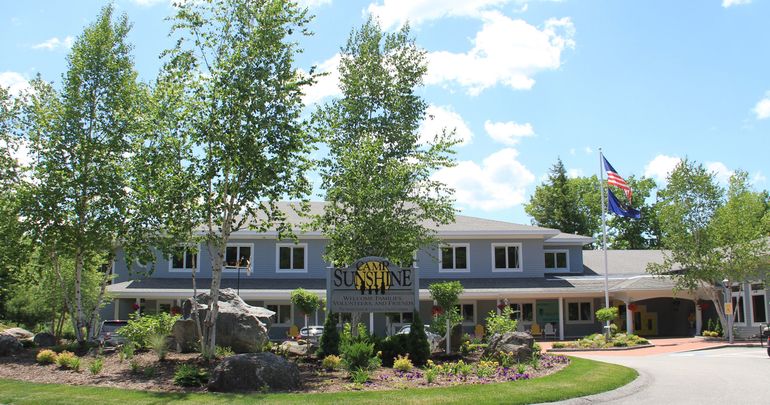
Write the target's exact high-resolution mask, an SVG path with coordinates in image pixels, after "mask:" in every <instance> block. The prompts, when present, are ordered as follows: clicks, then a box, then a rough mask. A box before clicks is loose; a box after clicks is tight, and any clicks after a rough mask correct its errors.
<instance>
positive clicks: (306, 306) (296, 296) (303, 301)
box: [291, 288, 323, 326]
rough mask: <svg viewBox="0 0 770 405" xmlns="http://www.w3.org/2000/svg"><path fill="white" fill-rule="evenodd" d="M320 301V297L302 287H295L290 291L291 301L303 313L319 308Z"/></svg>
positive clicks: (307, 313)
mask: <svg viewBox="0 0 770 405" xmlns="http://www.w3.org/2000/svg"><path fill="white" fill-rule="evenodd" d="M322 302H323V300H321V298H320V297H318V296H317V295H315V294H313V293H311V292H310V291H307V290H305V289H304V288H297V289H296V290H294V291H292V292H291V303H292V304H294V307H295V308H297V309H299V310H300V311H301V312H302V313H303V314H305V315H310V314H311V313H313V311H315V310H317V309H318V308H320V307H321V303H322ZM305 326H307V325H305Z"/></svg>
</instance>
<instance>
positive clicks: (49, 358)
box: [35, 349, 56, 364]
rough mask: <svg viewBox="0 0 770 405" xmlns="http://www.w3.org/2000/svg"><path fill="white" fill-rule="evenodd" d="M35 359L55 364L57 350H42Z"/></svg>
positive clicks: (42, 362) (39, 361) (41, 362)
mask: <svg viewBox="0 0 770 405" xmlns="http://www.w3.org/2000/svg"><path fill="white" fill-rule="evenodd" d="M35 360H36V361H37V362H38V363H40V364H53V363H55V362H56V352H55V351H53V350H49V349H45V350H41V351H40V352H38V354H37V356H36V357H35Z"/></svg>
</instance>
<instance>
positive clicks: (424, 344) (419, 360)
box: [407, 311, 430, 366]
mask: <svg viewBox="0 0 770 405" xmlns="http://www.w3.org/2000/svg"><path fill="white" fill-rule="evenodd" d="M407 348H408V350H409V356H410V358H411V359H412V363H414V365H415V366H422V365H425V363H427V362H428V359H429V358H430V343H428V336H427V335H426V334H425V325H423V323H422V319H420V311H414V314H413V316H412V326H411V327H410V328H409V337H408V339H407Z"/></svg>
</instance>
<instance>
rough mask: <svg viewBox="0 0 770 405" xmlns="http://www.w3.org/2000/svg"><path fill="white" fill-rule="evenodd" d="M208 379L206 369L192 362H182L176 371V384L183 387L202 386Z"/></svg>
mask: <svg viewBox="0 0 770 405" xmlns="http://www.w3.org/2000/svg"><path fill="white" fill-rule="evenodd" d="M208 381H209V374H208V373H207V372H206V370H204V369H202V368H198V367H195V366H193V365H190V364H182V365H180V366H179V367H177V369H176V371H175V372H174V384H176V385H180V386H182V387H201V386H203V385H205V384H206V383H207V382H208Z"/></svg>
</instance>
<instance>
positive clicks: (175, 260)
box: [169, 247, 198, 271]
mask: <svg viewBox="0 0 770 405" xmlns="http://www.w3.org/2000/svg"><path fill="white" fill-rule="evenodd" d="M197 268H198V255H197V254H196V253H193V252H192V251H191V250H190V249H187V248H183V247H180V248H178V249H176V250H175V251H174V253H172V254H171V258H170V260H169V271H186V270H192V269H197Z"/></svg>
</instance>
